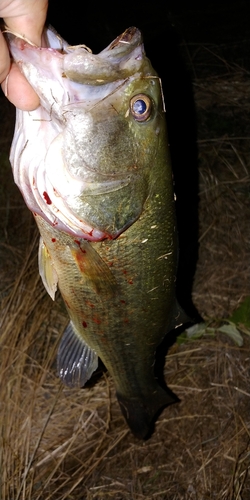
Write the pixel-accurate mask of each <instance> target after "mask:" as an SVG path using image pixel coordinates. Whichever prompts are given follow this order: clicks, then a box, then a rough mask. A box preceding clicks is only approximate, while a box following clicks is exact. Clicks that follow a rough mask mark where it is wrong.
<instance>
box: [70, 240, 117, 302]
mask: <svg viewBox="0 0 250 500" xmlns="http://www.w3.org/2000/svg"><path fill="white" fill-rule="evenodd" d="M70 251H71V254H72V257H73V259H74V261H75V263H76V265H77V267H78V270H79V273H80V274H82V275H85V276H86V277H87V278H88V280H89V283H91V285H92V287H93V289H94V290H95V292H96V293H97V294H98V295H101V296H102V298H103V299H105V298H107V297H112V296H115V294H116V293H117V283H116V279H115V277H114V275H113V274H112V272H111V270H110V268H109V267H108V266H107V264H106V263H105V262H104V260H103V259H102V258H101V257H100V255H99V254H98V252H96V251H95V249H94V248H93V246H92V245H91V244H90V243H89V242H88V241H86V240H81V241H79V244H77V243H75V244H74V246H72V247H71V248H70Z"/></svg>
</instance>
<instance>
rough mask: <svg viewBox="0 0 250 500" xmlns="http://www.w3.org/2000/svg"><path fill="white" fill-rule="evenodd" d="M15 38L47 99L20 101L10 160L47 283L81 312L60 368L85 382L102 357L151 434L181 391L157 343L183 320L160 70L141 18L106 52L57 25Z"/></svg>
mask: <svg viewBox="0 0 250 500" xmlns="http://www.w3.org/2000/svg"><path fill="white" fill-rule="evenodd" d="M9 40H10V49H11V52H12V54H13V57H14V59H15V61H16V62H17V63H18V64H19V66H20V68H21V70H22V71H23V73H24V74H25V76H26V78H27V79H28V80H29V82H30V83H31V85H32V86H33V87H34V89H35V90H36V92H37V93H38V95H39V97H40V101H41V106H40V107H39V108H38V109H37V110H35V111H33V112H30V113H28V112H22V111H20V110H17V119H16V129H15V134H14V139H13V144H12V150H11V163H12V167H13V172H14V178H15V181H16V183H17V184H18V186H19V188H20V190H21V191H22V193H23V196H24V199H25V201H26V203H27V205H28V207H29V208H30V210H31V211H32V212H33V214H34V216H35V219H36V222H37V225H38V228H39V231H40V234H41V242H40V247H39V270H40V274H41V277H42V279H43V282H44V285H45V287H46V289H47V291H48V293H49V294H50V295H51V297H52V298H54V297H55V291H56V289H57V287H58V288H59V290H60V292H61V295H62V297H63V299H64V302H65V306H66V308H67V311H68V314H69V317H70V323H69V325H68V327H67V328H66V330H65V332H64V334H63V337H62V340H61V344H60V347H59V353H58V371H59V375H60V376H61V378H62V379H63V380H64V382H65V383H66V384H68V385H69V386H83V385H84V383H85V382H86V381H87V380H88V379H89V378H90V376H91V375H92V373H93V371H94V370H95V369H96V367H97V360H98V357H100V358H101V360H102V361H103V363H104V365H105V366H106V368H107V369H108V371H109V373H110V374H111V376H112V378H113V380H114V383H115V387H116V393H117V397H118V401H119V403H120V407H121V410H122V413H123V415H124V417H125V418H126V420H127V423H128V425H129V426H130V428H131V430H132V432H133V433H134V434H135V435H136V436H137V437H139V438H144V437H145V436H147V434H148V432H149V429H150V424H151V421H152V419H153V418H154V416H155V414H156V413H157V412H158V410H159V409H160V408H161V407H162V406H164V405H166V404H170V403H171V402H173V401H174V399H173V397H172V395H170V394H169V393H168V392H167V391H165V390H164V389H163V388H161V387H160V385H159V384H158V382H157V379H156V377H155V374H154V364H155V351H156V348H157V346H158V345H159V344H160V343H161V341H162V340H163V338H164V336H165V334H166V333H167V332H168V331H169V330H171V329H172V328H173V327H174V326H175V325H176V324H178V323H181V319H180V314H181V313H180V308H179V307H178V304H177V302H176V297H175V281H176V267H177V232H176V220H175V207H174V193H173V182H172V171H171V163H170V157H169V149H168V144H167V138H166V127H165V118H164V112H163V102H162V92H161V85H160V81H159V78H158V77H157V74H156V73H155V71H154V70H153V68H152V66H151V64H150V62H149V60H148V59H147V58H146V56H145V52H144V48H143V44H142V40H141V34H140V32H139V31H138V30H137V29H136V28H129V29H128V30H126V31H125V32H124V33H123V34H122V35H121V36H120V37H118V38H117V39H116V40H114V42H112V43H111V44H110V45H109V46H108V47H107V48H106V49H105V50H104V51H102V52H101V53H100V54H98V55H93V54H92V53H91V52H90V51H89V50H88V49H86V47H85V46H78V47H70V46H68V45H67V43H66V42H65V41H64V40H62V39H61V38H60V37H59V36H57V35H56V34H55V33H54V32H53V31H51V30H48V31H47V40H48V45H49V46H50V48H47V49H46V48H42V49H40V48H37V47H34V46H31V45H30V44H29V43H27V42H26V41H24V40H22V39H16V38H13V37H12V36H10V39H9Z"/></svg>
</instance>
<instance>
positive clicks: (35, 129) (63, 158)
mask: <svg viewBox="0 0 250 500" xmlns="http://www.w3.org/2000/svg"><path fill="white" fill-rule="evenodd" d="M47 38H48V43H49V44H50V45H51V46H50V47H49V48H37V47H34V46H31V45H30V44H28V43H27V42H25V41H23V40H21V41H20V40H19V39H11V40H10V48H11V51H12V54H13V57H14V59H15V60H16V62H17V63H18V64H19V66H20V67H21V70H22V71H23V73H24V74H25V76H26V78H27V79H28V80H29V82H30V83H31V85H32V86H33V88H34V89H35V90H36V92H37V93H38V95H39V97H40V101H41V106H40V107H39V108H38V109H37V110H36V111H34V112H32V113H27V112H21V111H19V115H20V114H21V116H20V118H19V124H17V127H16V132H15V136H14V140H13V145H12V153H11V163H12V165H13V170H14V177H15V180H16V182H17V184H18V185H19V187H20V188H21V190H22V192H23V196H24V198H25V200H26V203H27V205H28V206H29V208H30V209H31V210H32V211H33V212H34V213H37V214H39V215H42V217H44V218H45V219H46V220H48V221H49V222H50V223H51V224H52V225H54V226H55V227H57V229H60V230H63V231H65V232H67V233H70V234H74V235H77V236H78V237H82V238H86V239H89V240H101V239H104V238H110V239H112V238H116V237H117V236H118V235H119V234H121V233H122V232H123V231H124V230H125V229H127V228H128V227H129V226H130V225H131V224H133V223H134V222H135V221H136V220H137V219H138V218H139V217H140V215H141V214H142V212H143V207H144V204H145V201H146V199H147V197H148V196H149V194H150V184H151V180H152V178H153V176H154V165H155V163H156V157H157V154H158V146H159V137H160V135H161V132H162V130H163V128H164V118H163V103H162V95H161V86H160V81H159V78H158V76H157V74H156V72H155V71H154V70H153V68H152V66H151V63H150V61H149V60H148V58H147V57H146V55H145V51H144V47H143V43H142V38H141V33H140V32H139V30H138V29H136V28H129V29H128V30H126V31H125V32H124V33H123V34H122V35H120V36H119V37H117V38H116V39H115V40H114V41H113V42H112V43H111V44H110V45H109V46H108V47H107V48H106V49H105V50H103V51H102V52H100V53H99V54H97V55H94V54H92V53H91V51H90V50H89V49H87V48H86V47H85V46H75V47H71V46H69V45H67V43H66V42H64V41H63V40H61V39H60V37H58V36H57V35H55V33H54V32H53V31H51V30H48V32H47ZM58 44H59V45H60V47H59V46H58ZM17 121H18V120H17ZM35 146H36V154H35V155H34V147H35ZM24 180H25V182H24Z"/></svg>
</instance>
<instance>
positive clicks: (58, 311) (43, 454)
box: [0, 62, 250, 500]
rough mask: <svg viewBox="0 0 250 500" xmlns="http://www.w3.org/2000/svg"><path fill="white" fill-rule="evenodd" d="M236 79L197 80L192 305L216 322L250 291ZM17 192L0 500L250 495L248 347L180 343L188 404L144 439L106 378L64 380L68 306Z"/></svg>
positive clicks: (10, 238)
mask: <svg viewBox="0 0 250 500" xmlns="http://www.w3.org/2000/svg"><path fill="white" fill-rule="evenodd" d="M192 64H194V63H193V62H192ZM232 73H233V70H232V69H230V71H229V72H228V73H227V75H225V74H224V75H222V76H218V77H213V78H212V79H211V80H210V81H209V82H207V78H206V79H204V80H202V79H201V78H195V79H194V95H195V102H196V108H197V116H198V150H199V176H200V182H199V190H200V205H199V220H200V236H199V243H200V251H199V261H198V265H197V272H196V275H195V281H194V288H193V299H194V303H195V305H196V307H197V309H198V311H199V312H200V314H201V315H202V316H204V317H205V318H224V317H226V316H229V315H230V313H231V312H232V311H233V310H234V309H235V308H236V306H237V305H238V304H239V303H240V302H241V301H242V300H243V299H244V298H245V297H246V296H248V295H249V278H250V276H249V274H250V266H249V262H250V259H249V257H250V255H249V253H250V250H249V248H250V245H249V242H250V230H249V216H250V197H249V187H250V186H249V184H250V176H249V172H250V153H249V141H248V136H249V135H250V134H249V125H248V122H247V120H248V119H249V116H248V113H249V95H250V94H249V82H248V81H247V78H246V75H245V73H244V72H241V73H240V72H238V70H237V75H236V73H235V75H232ZM3 105H4V104H3ZM223 120H224V121H223ZM232 120H234V122H235V123H237V126H238V131H239V133H238V131H237V132H236V133H235V134H234V135H233V136H232V134H231V133H230V130H231V126H232V123H231V121H232ZM222 121H223V123H224V125H223V124H222ZM218 122H220V123H219V124H218ZM222 125H223V127H224V130H225V131H226V130H227V127H228V129H230V130H229V132H228V133H226V132H224V133H221V130H222V128H223V127H222ZM219 127H221V128H220V129H219ZM244 128H245V133H242V130H243V129H244ZM3 151H4V147H3ZM11 189H12V188H11ZM13 196H14V195H13ZM13 196H12V198H11V200H12V206H16V204H18V209H17V210H14V209H13V208H11V204H10V208H9V209H8V212H7V210H6V208H5V207H6V198H3V202H2V203H1V208H2V211H3V213H4V217H3V218H2V226H1V230H2V236H1V242H2V243H1V246H0V250H1V259H2V263H4V265H2V266H1V280H2V285H1V322H0V328H1V337H0V349H1V388H0V392H1V403H0V436H1V437H0V463H1V466H0V467H1V479H0V486H1V494H0V496H1V498H3V500H24V499H25V500H29V499H30V500H45V499H46V500H70V499H74V500H83V499H84V500H92V499H97V500H106V499H109V498H111V499H115V500H123V499H128V500H130V499H133V500H152V499H157V500H205V499H216V500H217V499H218V498H220V499H221V500H248V499H249V498H250V480H249V467H250V439H249V438H250V390H249V358H250V356H249V345H250V340H249V338H248V337H247V336H246V335H245V336H244V346H243V347H242V348H238V347H236V346H235V345H234V344H233V343H231V341H230V340H229V339H228V338H226V337H224V336H223V335H220V336H219V335H218V336H217V337H216V338H210V337H209V336H207V337H204V338H202V339H200V340H196V341H194V340H190V341H187V342H186V343H184V344H181V345H179V344H177V343H176V344H174V345H173V346H172V348H171V349H170V352H169V354H168V356H167V359H166V365H165V378H166V381H167V383H168V385H169V387H170V388H171V389H172V390H173V391H174V392H175V393H176V394H177V395H178V396H179V398H180V402H179V403H178V404H176V405H173V406H171V407H169V408H167V409H165V410H164V411H163V413H162V414H161V416H160V418H159V419H158V421H157V423H156V427H155V432H154V434H153V435H152V437H151V438H150V440H148V441H147V442H139V441H138V440H137V439H136V438H134V437H133V436H132V435H131V433H130V431H129V430H128V429H127V427H126V425H125V423H124V421H123V418H122V416H121V413H120V410H119V407H118V403H117V401H116V398H115V394H114V387H113V383H112V380H111V379H110V377H109V376H108V375H107V374H102V375H101V377H99V378H97V380H96V381H95V383H92V384H90V385H89V386H88V387H87V388H84V389H82V390H69V389H66V388H65V387H63V386H62V385H61V382H60V381H59V380H58V378H57V375H56V366H55V357H56V351H57V344H58V340H59V337H60V334H61V332H62V331H63V328H64V326H65V324H66V322H67V318H66V314H65V312H64V309H63V306H62V304H61V301H60V299H59V300H58V301H57V302H56V303H55V304H53V303H52V302H51V300H50V298H49V297H48V296H47V295H46V293H45V291H44V290H43V286H42V284H41V282H40V279H39V277H38V273H37V264H36V251H37V250H36V247H37V237H36V232H35V229H34V226H33V223H32V222H31V217H30V216H29V214H28V213H27V211H26V209H25V208H24V207H23V204H22V202H21V201H20V198H18V195H15V196H17V197H14V198H13ZM14 200H15V201H14ZM16 200H18V201H17V202H16ZM17 232H19V234H20V242H19V240H17V239H16V238H17V236H16V234H17Z"/></svg>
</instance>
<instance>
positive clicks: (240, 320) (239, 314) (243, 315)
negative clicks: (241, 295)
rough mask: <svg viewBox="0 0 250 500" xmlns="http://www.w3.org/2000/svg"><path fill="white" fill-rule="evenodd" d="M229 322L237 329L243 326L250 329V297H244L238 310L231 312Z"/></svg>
mask: <svg viewBox="0 0 250 500" xmlns="http://www.w3.org/2000/svg"><path fill="white" fill-rule="evenodd" d="M229 321H231V322H232V323H235V325H237V326H238V327H239V328H240V326H241V325H243V326H245V327H246V328H249V329H250V296H249V297H246V298H245V300H244V301H243V302H242V303H241V304H240V306H239V307H238V309H236V310H235V311H234V312H233V314H232V316H231V318H229Z"/></svg>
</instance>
